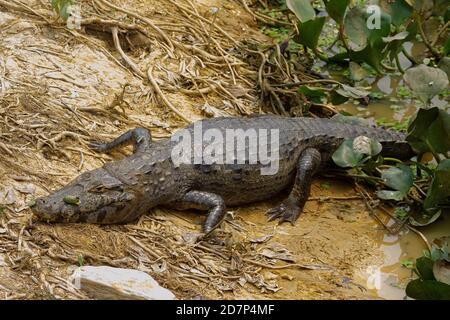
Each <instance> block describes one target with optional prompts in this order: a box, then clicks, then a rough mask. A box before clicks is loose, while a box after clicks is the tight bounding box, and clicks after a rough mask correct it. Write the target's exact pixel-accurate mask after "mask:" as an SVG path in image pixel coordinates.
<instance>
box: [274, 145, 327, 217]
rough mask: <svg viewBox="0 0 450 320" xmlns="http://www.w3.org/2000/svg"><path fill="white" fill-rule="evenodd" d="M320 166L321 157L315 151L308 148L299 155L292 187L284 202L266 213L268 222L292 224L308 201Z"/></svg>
mask: <svg viewBox="0 0 450 320" xmlns="http://www.w3.org/2000/svg"><path fill="white" fill-rule="evenodd" d="M321 164H322V156H321V154H320V152H319V151H318V150H317V149H314V148H308V149H305V150H304V151H303V152H302V153H301V155H300V158H299V160H298V164H297V174H296V177H295V183H294V187H293V188H292V191H291V193H290V194H289V196H288V198H287V199H286V200H284V201H283V202H282V203H281V204H279V205H278V206H277V207H275V208H272V209H270V210H269V211H267V214H268V215H269V221H272V220H274V219H279V221H280V223H281V222H284V221H289V222H291V223H292V224H294V222H295V221H296V220H297V218H298V216H299V215H300V213H301V212H302V210H303V207H304V206H305V203H306V200H308V196H309V192H310V190H311V183H312V179H313V177H314V174H315V173H316V172H317V170H318V169H319V168H320V166H321Z"/></svg>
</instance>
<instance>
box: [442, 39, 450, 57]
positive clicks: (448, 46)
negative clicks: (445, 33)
mask: <svg viewBox="0 0 450 320" xmlns="http://www.w3.org/2000/svg"><path fill="white" fill-rule="evenodd" d="M443 50H444V52H443V53H444V56H448V54H449V53H450V37H449V38H448V39H447V40H446V41H445V44H444V49H443Z"/></svg>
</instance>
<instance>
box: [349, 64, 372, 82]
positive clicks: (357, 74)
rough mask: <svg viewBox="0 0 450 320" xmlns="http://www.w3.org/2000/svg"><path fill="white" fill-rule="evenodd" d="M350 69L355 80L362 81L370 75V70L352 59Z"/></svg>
mask: <svg viewBox="0 0 450 320" xmlns="http://www.w3.org/2000/svg"><path fill="white" fill-rule="evenodd" d="M349 69H350V78H351V79H352V80H353V81H361V80H362V79H364V78H365V77H367V76H368V72H367V71H366V70H365V69H364V68H363V67H361V66H360V65H359V64H357V63H356V62H353V61H350V65H349Z"/></svg>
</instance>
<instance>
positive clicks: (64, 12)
mask: <svg viewBox="0 0 450 320" xmlns="http://www.w3.org/2000/svg"><path fill="white" fill-rule="evenodd" d="M73 4H74V1H73V0H52V1H51V5H52V7H53V10H55V12H56V13H58V15H59V16H60V17H61V18H63V19H64V20H67V19H68V18H69V7H70V6H71V5H73Z"/></svg>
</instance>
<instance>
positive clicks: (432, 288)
mask: <svg viewBox="0 0 450 320" xmlns="http://www.w3.org/2000/svg"><path fill="white" fill-rule="evenodd" d="M406 294H407V295H408V297H411V298H413V299H419V300H450V285H448V284H445V283H442V282H439V281H435V280H420V279H416V280H413V281H411V282H410V283H408V285H407V286H406Z"/></svg>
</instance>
